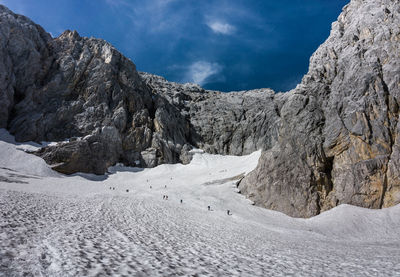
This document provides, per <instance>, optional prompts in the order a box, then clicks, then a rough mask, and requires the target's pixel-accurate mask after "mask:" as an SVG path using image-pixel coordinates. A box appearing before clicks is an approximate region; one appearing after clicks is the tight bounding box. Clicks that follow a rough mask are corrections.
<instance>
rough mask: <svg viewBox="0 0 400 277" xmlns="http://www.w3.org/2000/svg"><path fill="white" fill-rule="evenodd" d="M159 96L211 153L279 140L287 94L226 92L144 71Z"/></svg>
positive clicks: (243, 151) (195, 141) (248, 150)
mask: <svg viewBox="0 0 400 277" xmlns="http://www.w3.org/2000/svg"><path fill="white" fill-rule="evenodd" d="M140 75H141V76H142V77H143V79H144V80H145V82H146V83H147V84H148V85H149V86H150V87H151V88H152V89H153V91H155V93H157V94H158V95H160V97H163V98H164V99H166V100H167V101H168V102H169V103H170V104H171V105H172V106H174V107H176V108H177V110H178V111H179V112H180V114H181V115H182V117H184V118H185V119H186V120H187V122H188V125H189V132H190V133H189V141H188V143H190V144H191V145H193V146H195V147H197V148H201V149H203V150H205V151H207V152H209V153H219V154H231V155H245V154H249V153H252V152H254V151H256V150H258V149H262V148H267V149H268V148H271V147H272V145H274V144H275V143H276V142H277V135H278V130H277V124H276V123H277V121H279V110H280V107H281V106H282V104H283V102H284V99H285V98H286V95H285V94H283V93H274V91H272V90H270V89H259V90H250V91H240V92H231V93H223V92H218V91H205V90H204V89H202V88H200V87H199V86H197V85H194V84H178V83H173V82H167V81H166V80H165V79H164V78H162V77H159V76H155V75H151V74H148V73H143V72H141V73H140Z"/></svg>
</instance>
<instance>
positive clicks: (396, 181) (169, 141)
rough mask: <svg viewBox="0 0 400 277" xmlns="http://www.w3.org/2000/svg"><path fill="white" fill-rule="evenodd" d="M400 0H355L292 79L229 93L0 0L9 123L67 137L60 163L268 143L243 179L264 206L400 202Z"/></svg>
mask: <svg viewBox="0 0 400 277" xmlns="http://www.w3.org/2000/svg"><path fill="white" fill-rule="evenodd" d="M399 15H400V5H399V4H398V2H397V1H394V0H363V1H361V0H352V1H351V3H350V4H349V5H347V6H346V7H345V8H344V9H343V12H342V14H341V15H340V17H339V19H338V21H337V22H335V23H334V24H333V25H332V32H331V35H330V37H329V38H328V40H327V41H326V42H325V43H324V44H323V45H322V46H321V47H320V48H319V49H318V50H317V51H316V53H315V54H314V55H313V56H312V58H311V60H310V68H309V72H308V74H307V75H306V76H305V77H304V78H303V81H302V83H301V84H299V85H298V86H297V88H296V89H294V90H292V91H290V92H286V93H274V92H273V91H272V90H269V89H259V90H252V91H242V92H231V93H221V92H217V91H205V90H204V89H202V88H200V87H199V86H197V85H193V84H177V83H172V82H168V81H166V80H165V79H163V78H162V77H159V76H154V75H151V74H147V73H138V72H137V71H136V69H135V66H134V64H133V63H132V62H131V61H130V60H129V59H127V58H125V57H124V56H123V55H122V54H121V53H119V52H118V51H117V50H116V49H115V48H113V47H112V46H111V45H110V44H108V43H107V42H105V41H103V40H99V39H93V38H83V37H80V36H79V35H78V33H77V32H71V31H66V32H64V33H63V34H62V35H61V36H60V37H58V38H55V39H53V38H51V36H50V35H49V34H47V33H46V32H45V31H44V30H43V29H42V28H41V27H40V26H38V25H36V24H34V23H33V22H32V21H30V20H29V19H27V18H26V17H23V16H20V15H15V14H14V13H12V12H11V11H9V10H8V9H7V8H5V7H2V6H0V22H1V24H0V36H1V40H0V127H6V128H8V129H9V130H10V131H11V132H12V133H13V134H14V135H15V136H16V139H17V140H20V141H27V140H35V141H41V140H50V141H60V143H59V144H58V145H57V146H51V147H44V148H43V149H42V150H40V151H39V152H38V153H36V154H37V155H40V156H41V157H43V158H44V159H45V160H46V161H47V162H48V163H49V164H51V165H52V166H53V168H54V169H55V170H58V171H60V172H64V173H73V172H77V171H83V172H93V173H97V174H102V173H104V172H105V171H106V169H107V167H108V166H110V165H112V164H114V163H116V162H123V163H125V164H127V165H138V166H144V167H146V166H147V167H152V166H156V165H158V164H161V163H175V162H184V163H186V162H188V161H190V154H189V150H190V149H191V148H192V147H197V148H202V149H204V150H205V151H207V152H211V153H220V154H233V155H242V154H248V153H250V152H252V151H255V150H258V149H263V153H262V156H261V158H260V161H259V165H258V167H257V168H256V170H254V171H253V172H252V173H251V174H250V175H248V176H247V177H246V178H244V179H243V180H242V181H241V182H240V184H239V187H240V189H241V191H242V192H243V193H244V194H245V195H246V196H248V197H249V198H250V199H252V200H253V201H254V202H255V203H256V204H257V205H260V206H263V207H266V208H270V209H275V210H279V211H282V212H285V213H287V214H289V215H292V216H297V217H309V216H312V215H316V214H318V213H320V212H322V211H324V210H327V209H330V208H332V207H334V206H337V205H339V204H342V203H348V204H353V205H358V206H362V207H368V208H381V207H387V206H391V205H394V204H397V203H399V202H400V177H399V176H400V175H399V163H400V153H399V149H400V148H399V145H400V141H399V138H398V136H397V134H398V133H399V131H400V129H399V128H400V125H399V124H400V123H398V122H399V120H398V118H399V109H398V105H399V97H400V91H399V85H400V74H399V73H400V66H399V63H400V57H399V55H400V22H399V21H400V20H399V19H400V17H399Z"/></svg>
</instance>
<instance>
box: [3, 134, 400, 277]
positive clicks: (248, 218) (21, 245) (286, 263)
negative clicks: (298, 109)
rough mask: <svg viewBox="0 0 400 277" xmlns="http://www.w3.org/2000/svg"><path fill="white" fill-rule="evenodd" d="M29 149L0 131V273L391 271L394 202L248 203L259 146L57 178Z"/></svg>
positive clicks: (397, 233)
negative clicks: (315, 207) (302, 215)
mask: <svg viewBox="0 0 400 277" xmlns="http://www.w3.org/2000/svg"><path fill="white" fill-rule="evenodd" d="M36 146H37V145H36ZM36 146H35V145H34V144H31V145H21V144H17V143H15V142H14V141H13V139H12V137H11V136H9V135H8V134H7V132H5V131H4V130H0V155H1V156H0V212H1V214H0V276H105V275H118V276H169V275H174V276H175V275H185V276H186V275H189V276H190V275H196V274H197V275H199V276H202V275H209V276H218V275H227V276H232V275H234V276H269V275H273V276H287V275H296V276H310V275H312V276H395V275H398V276H400V238H399V237H400V206H395V207H392V208H389V209H383V210H367V209H362V208H357V207H352V206H347V205H344V206H339V207H337V208H335V209H333V210H330V211H328V212H325V213H323V214H321V215H320V216H317V217H314V218H311V219H294V218H290V217H288V216H286V215H284V214H281V213H278V212H274V211H269V210H265V209H261V208H258V207H255V206H252V205H251V203H250V201H248V200H246V199H245V198H244V197H243V196H242V195H240V194H238V193H237V192H236V186H235V183H236V181H237V180H238V179H239V178H240V176H242V174H246V173H247V172H249V171H251V170H252V169H253V168H254V167H255V166H256V164H257V161H258V158H259V156H260V152H256V153H253V154H251V155H248V156H243V157H231V156H216V155H209V154H204V153H201V151H197V153H196V154H195V156H194V159H193V161H192V163H191V164H189V165H180V164H176V165H162V166H158V167H156V168H154V169H144V170H142V169H133V168H125V167H122V166H116V167H113V168H110V174H108V175H105V176H94V175H83V174H80V175H76V176H68V177H66V176H63V175H59V174H56V173H54V172H53V171H51V169H50V168H49V167H48V166H47V165H46V164H45V163H44V162H43V160H41V159H40V158H37V157H36V156H33V155H30V154H27V153H25V152H24V151H23V150H24V149H25V150H32V149H33V148H34V147H36ZM110 188H111V189H110ZM163 196H168V200H165V199H163ZM164 198H165V197H164ZM181 200H182V203H181ZM208 206H210V211H208ZM227 210H230V212H231V214H232V215H228V214H227Z"/></svg>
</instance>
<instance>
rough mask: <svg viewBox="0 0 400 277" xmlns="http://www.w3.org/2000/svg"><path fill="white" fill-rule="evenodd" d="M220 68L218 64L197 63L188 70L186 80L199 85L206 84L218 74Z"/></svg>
mask: <svg viewBox="0 0 400 277" xmlns="http://www.w3.org/2000/svg"><path fill="white" fill-rule="evenodd" d="M221 71H222V66H221V65H219V64H218V63H210V62H205V61H197V62H195V63H193V64H191V65H190V66H189V68H188V72H187V74H188V75H187V79H188V81H189V82H193V83H196V84H199V85H204V84H207V83H208V81H209V80H210V78H211V77H215V75H217V74H219V73H220V72H221Z"/></svg>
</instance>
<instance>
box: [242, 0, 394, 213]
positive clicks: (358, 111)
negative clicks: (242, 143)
mask: <svg viewBox="0 0 400 277" xmlns="http://www.w3.org/2000/svg"><path fill="white" fill-rule="evenodd" d="M399 85H400V5H399V2H398V1H392V0H352V1H351V2H350V4H349V5H347V6H346V7H345V8H344V9H343V12H342V14H341V15H340V16H339V18H338V21H337V22H335V23H334V24H333V25H332V32H331V35H330V37H329V38H328V39H327V41H326V42H325V43H324V44H323V45H322V46H321V47H320V48H319V49H318V50H317V51H316V53H315V54H314V55H313V56H312V57H311V61H310V69H309V72H308V74H307V75H306V76H305V77H304V78H303V81H302V83H301V84H300V85H298V86H297V88H296V89H295V90H293V91H291V92H288V93H287V100H286V102H285V103H284V105H283V106H282V109H281V111H280V115H281V117H280V122H279V123H278V129H279V132H278V143H277V144H275V145H274V146H273V147H272V148H271V149H267V150H266V151H264V153H263V155H262V158H261V159H260V163H259V165H258V168H257V169H256V170H255V171H254V172H253V173H252V174H251V175H250V176H248V177H247V178H246V179H245V180H243V182H242V183H241V184H240V187H241V189H242V191H243V193H245V194H247V195H248V196H249V197H250V198H251V199H253V200H254V201H255V202H256V203H257V204H259V205H262V206H264V207H267V208H271V209H276V210H279V211H283V212H285V213H287V214H290V215H293V216H299V217H309V216H312V215H315V214H318V213H320V212H321V211H324V210H327V209H330V208H332V207H334V206H337V205H339V204H343V203H347V204H352V205H357V206H362V207H368V208H382V207H388V206H391V205H394V204H397V203H399V202H400V179H399V176H400V175H399V169H400V167H399V161H400V156H399V136H398V134H399V132H400V129H399V127H400V125H399V108H398V107H399V100H400V98H399V97H400V90H399Z"/></svg>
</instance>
